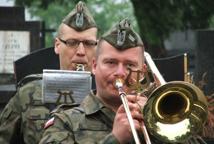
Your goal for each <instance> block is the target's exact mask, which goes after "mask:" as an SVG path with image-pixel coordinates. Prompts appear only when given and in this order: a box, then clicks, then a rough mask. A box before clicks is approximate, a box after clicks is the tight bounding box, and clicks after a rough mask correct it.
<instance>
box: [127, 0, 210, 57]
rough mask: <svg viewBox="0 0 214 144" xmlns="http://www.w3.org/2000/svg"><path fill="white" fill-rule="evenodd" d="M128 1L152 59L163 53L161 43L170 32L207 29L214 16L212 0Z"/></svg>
mask: <svg viewBox="0 0 214 144" xmlns="http://www.w3.org/2000/svg"><path fill="white" fill-rule="evenodd" d="M131 2H132V3H133V7H134V13H135V15H136V18H137V21H138V25H139V27H140V34H141V37H142V38H143V40H144V42H145V43H146V45H147V48H148V52H150V53H151V54H152V56H153V57H159V56H161V54H162V53H164V52H165V51H164V44H163V42H164V40H165V39H166V38H168V36H169V34H170V33H171V32H174V31H178V30H181V31H183V30H187V29H193V30H194V29H207V28H209V27H210V24H211V18H212V16H214V9H213V6H214V1H213V0H164V1H160V0H152V1H151V0H131ZM155 54H156V55H155ZM157 54H159V55H157ZM163 55H164V54H163Z"/></svg>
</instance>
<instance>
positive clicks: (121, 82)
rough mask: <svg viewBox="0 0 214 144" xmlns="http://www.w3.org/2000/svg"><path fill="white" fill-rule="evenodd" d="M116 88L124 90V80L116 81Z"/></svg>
mask: <svg viewBox="0 0 214 144" xmlns="http://www.w3.org/2000/svg"><path fill="white" fill-rule="evenodd" d="M115 86H116V87H117V88H122V87H123V80H122V79H116V81H115Z"/></svg>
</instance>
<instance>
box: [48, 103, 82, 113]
mask: <svg viewBox="0 0 214 144" xmlns="http://www.w3.org/2000/svg"><path fill="white" fill-rule="evenodd" d="M79 105H80V104H77V103H72V104H61V105H59V106H57V107H56V108H55V109H54V110H53V111H52V112H51V114H53V113H59V112H61V111H64V110H67V109H72V108H74V107H78V106H79Z"/></svg>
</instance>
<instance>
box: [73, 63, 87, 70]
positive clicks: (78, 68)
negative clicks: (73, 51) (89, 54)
mask: <svg viewBox="0 0 214 144" xmlns="http://www.w3.org/2000/svg"><path fill="white" fill-rule="evenodd" d="M75 65H76V71H85V66H84V64H75Z"/></svg>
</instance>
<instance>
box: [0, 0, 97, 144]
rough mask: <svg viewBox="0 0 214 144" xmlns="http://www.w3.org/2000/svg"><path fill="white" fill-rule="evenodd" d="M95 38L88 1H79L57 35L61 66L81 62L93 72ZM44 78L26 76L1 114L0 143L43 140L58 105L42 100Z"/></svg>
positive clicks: (72, 65) (32, 142)
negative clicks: (48, 121) (47, 125)
mask: <svg viewBox="0 0 214 144" xmlns="http://www.w3.org/2000/svg"><path fill="white" fill-rule="evenodd" d="M96 41H97V26H96V23H95V21H94V19H93V17H92V16H91V14H90V12H89V11H88V9H87V7H86V5H85V3H83V2H81V1H80V2H79V3H78V4H77V5H76V8H75V9H74V10H73V11H71V12H70V13H69V14H68V15H67V16H66V17H65V18H64V19H63V20H62V23H61V24H60V26H59V28H58V35H57V37H56V38H55V48H54V50H55V53H56V54H58V55H59V60H60V69H62V70H76V67H75V65H76V64H77V63H78V64H84V65H85V70H87V71H91V66H92V57H93V56H94V54H95V49H96V44H97V42H96ZM41 78H42V76H41V75H36V76H34V77H32V76H28V77H27V78H26V79H34V80H33V81H30V82H28V80H26V79H24V80H23V81H24V82H23V83H22V85H21V86H20V87H19V88H18V89H17V92H16V94H15V95H14V97H13V98H12V99H11V100H10V101H9V103H8V104H7V105H6V107H5V109H4V110H3V112H2V113H1V117H0V143H1V144H9V143H10V144H13V143H14V144H18V143H26V144H34V143H35V144H36V143H38V142H39V140H40V139H41V136H42V133H43V130H44V129H43V127H44V124H45V122H46V120H47V119H48V117H49V112H50V111H51V110H52V109H53V108H55V107H56V105H55V104H53V105H47V104H43V103H42V81H41ZM26 81H27V82H26ZM25 82H26V83H25Z"/></svg>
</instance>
